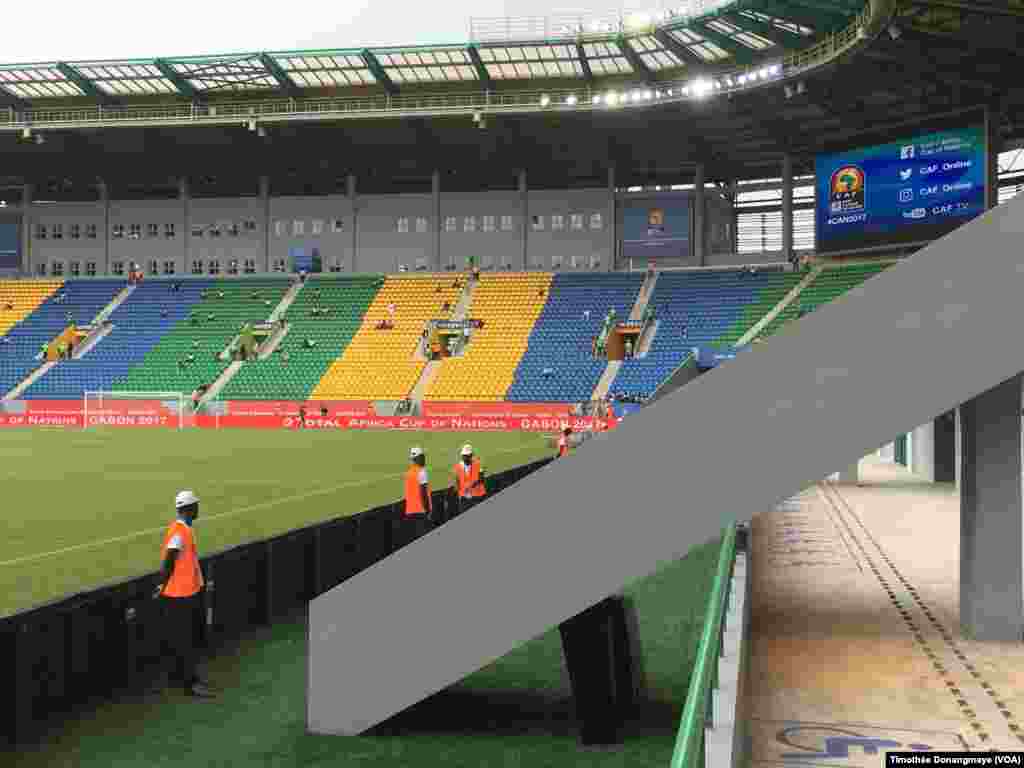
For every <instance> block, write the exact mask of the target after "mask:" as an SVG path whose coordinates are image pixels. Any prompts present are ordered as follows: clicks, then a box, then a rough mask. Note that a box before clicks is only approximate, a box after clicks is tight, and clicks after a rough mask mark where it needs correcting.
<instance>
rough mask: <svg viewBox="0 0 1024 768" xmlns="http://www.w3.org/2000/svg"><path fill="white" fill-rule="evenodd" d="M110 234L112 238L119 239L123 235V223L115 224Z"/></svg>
mask: <svg viewBox="0 0 1024 768" xmlns="http://www.w3.org/2000/svg"><path fill="white" fill-rule="evenodd" d="M110 236H111V237H112V238H113V239H114V240H120V239H121V238H123V237H124V224H115V225H114V227H113V229H111V230H110Z"/></svg>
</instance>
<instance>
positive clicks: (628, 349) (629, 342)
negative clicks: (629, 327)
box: [626, 339, 633, 360]
mask: <svg viewBox="0 0 1024 768" xmlns="http://www.w3.org/2000/svg"><path fill="white" fill-rule="evenodd" d="M631 357H633V340H632V339H626V359H627V360H628V359H629V358H631Z"/></svg>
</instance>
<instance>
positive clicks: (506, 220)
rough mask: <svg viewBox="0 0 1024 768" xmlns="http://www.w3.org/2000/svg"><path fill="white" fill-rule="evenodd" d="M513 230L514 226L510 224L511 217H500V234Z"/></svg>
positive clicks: (506, 215)
mask: <svg viewBox="0 0 1024 768" xmlns="http://www.w3.org/2000/svg"><path fill="white" fill-rule="evenodd" d="M513 229H514V226H513V224H512V217H511V216H510V215H508V214H505V215H503V216H502V217H501V231H502V232H511V231H512V230H513Z"/></svg>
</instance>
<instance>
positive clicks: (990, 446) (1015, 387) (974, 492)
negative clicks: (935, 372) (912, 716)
mask: <svg viewBox="0 0 1024 768" xmlns="http://www.w3.org/2000/svg"><path fill="white" fill-rule="evenodd" d="M960 415H961V425H962V426H961V431H962V435H961V440H962V447H963V456H962V459H961V461H962V466H961V483H960V625H961V628H962V630H963V632H964V635H965V636H966V637H968V638H971V639H975V640H983V641H984V640H995V641H1005V642H1020V640H1021V639H1022V629H1024V569H1022V564H1024V560H1022V558H1024V525H1022V509H1021V374H1018V375H1016V376H1014V377H1013V378H1012V379H1009V380H1007V381H1005V382H1003V383H1002V384H1000V385H999V386H997V387H994V388H993V389H990V390H989V391H988V392H985V393H983V394H981V395H978V396H977V397H976V398H974V399H973V400H971V401H969V402H967V403H964V404H963V405H962V406H961V407H960Z"/></svg>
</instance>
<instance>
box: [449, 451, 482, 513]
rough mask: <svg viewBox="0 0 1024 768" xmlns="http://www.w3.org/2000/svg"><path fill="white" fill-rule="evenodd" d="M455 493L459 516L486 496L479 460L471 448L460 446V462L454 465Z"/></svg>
mask: <svg viewBox="0 0 1024 768" xmlns="http://www.w3.org/2000/svg"><path fill="white" fill-rule="evenodd" d="M453 471H454V472H455V493H456V495H457V496H458V497H459V514H460V515H461V514H462V513H463V512H465V511H466V510H467V509H469V508H470V507H473V506H475V505H476V504H479V503H480V501H481V499H483V497H484V496H486V495H487V488H486V486H485V485H484V472H483V470H482V469H480V459H478V458H476V457H475V456H474V455H473V446H471V445H469V444H467V445H464V446H462V460H461V461H457V462H456V463H455V467H454V470H453Z"/></svg>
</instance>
